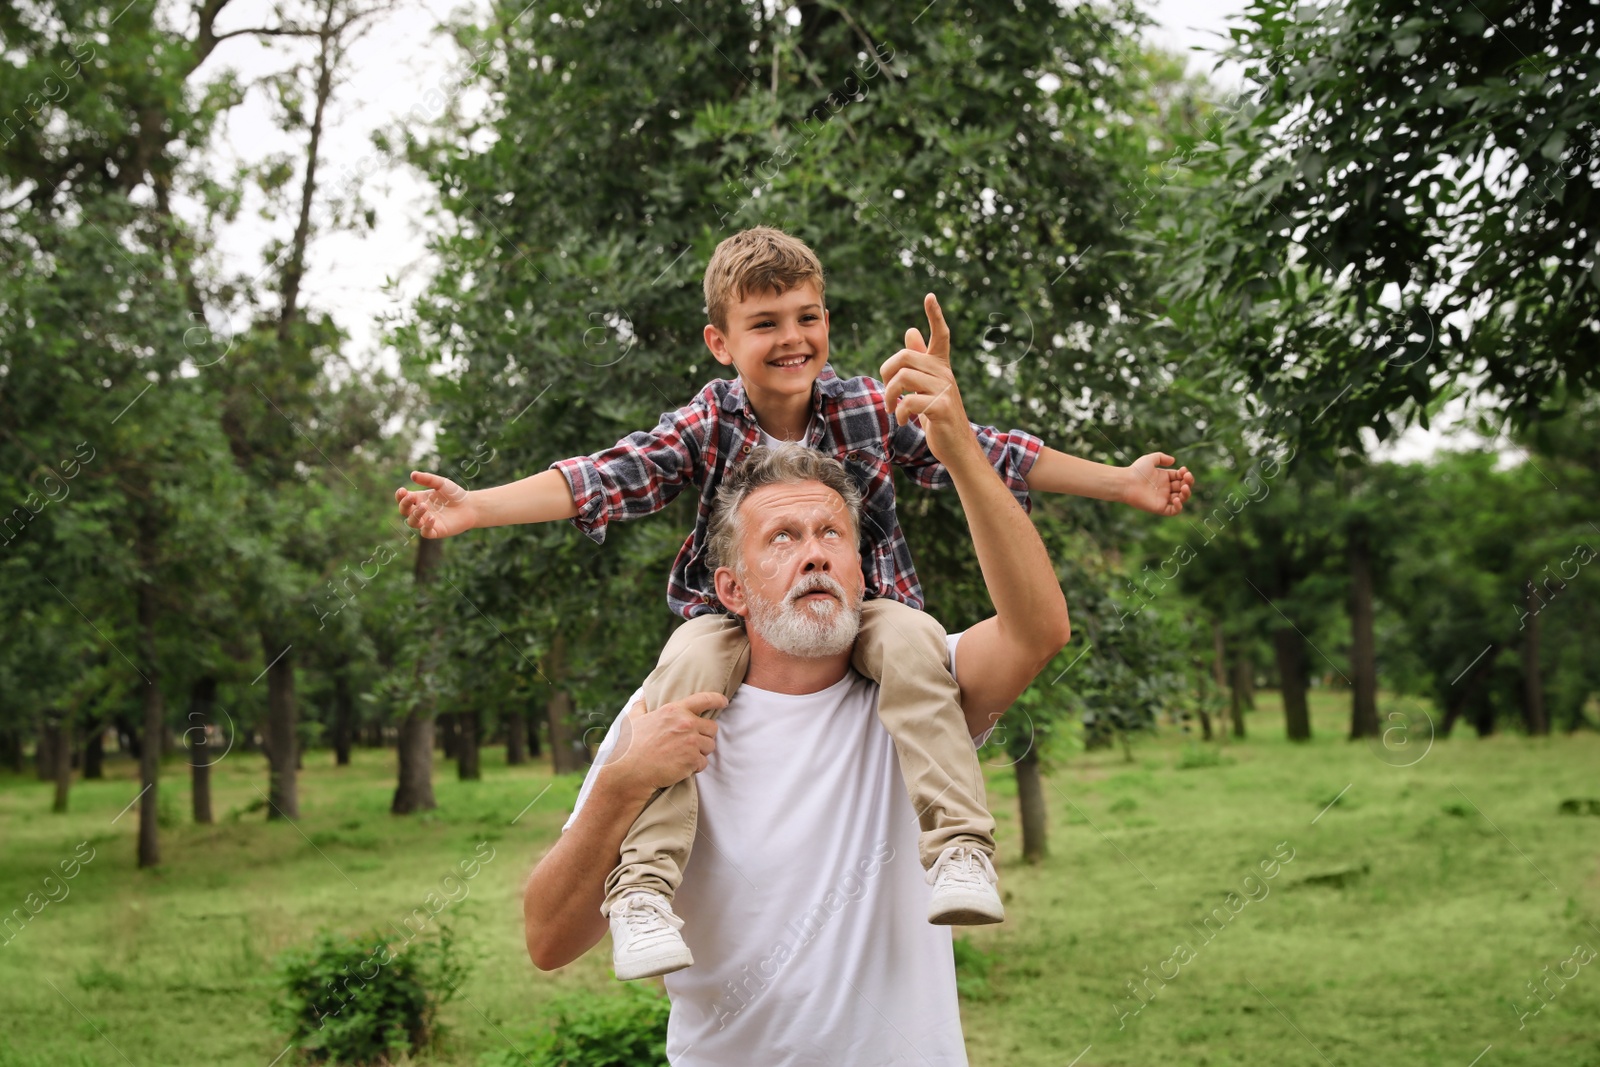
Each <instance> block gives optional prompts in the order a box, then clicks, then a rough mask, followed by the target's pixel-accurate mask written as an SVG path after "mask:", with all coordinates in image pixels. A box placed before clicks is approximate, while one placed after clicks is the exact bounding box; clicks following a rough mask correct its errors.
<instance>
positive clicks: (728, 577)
mask: <svg viewBox="0 0 1600 1067" xmlns="http://www.w3.org/2000/svg"><path fill="white" fill-rule="evenodd" d="M709 328H710V327H707V329H709ZM711 581H712V583H713V586H714V588H715V589H716V592H717V602H718V603H719V604H721V605H722V606H723V607H725V608H727V609H728V610H729V611H731V612H733V613H734V614H735V615H737V616H739V617H740V618H741V619H743V618H747V617H748V616H749V614H750V605H749V603H748V602H747V601H746V600H745V595H744V586H742V585H740V584H739V579H737V578H735V577H734V576H733V568H732V567H718V568H717V573H716V574H714V575H712V576H711Z"/></svg>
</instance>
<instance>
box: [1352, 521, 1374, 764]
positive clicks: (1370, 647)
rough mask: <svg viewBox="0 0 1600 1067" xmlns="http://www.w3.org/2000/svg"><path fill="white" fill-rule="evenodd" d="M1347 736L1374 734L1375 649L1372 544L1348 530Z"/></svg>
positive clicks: (1358, 528)
mask: <svg viewBox="0 0 1600 1067" xmlns="http://www.w3.org/2000/svg"><path fill="white" fill-rule="evenodd" d="M1349 552H1350V697H1351V699H1350V740H1352V741H1355V740H1358V739H1359V738H1363V737H1377V736H1378V658H1377V657H1378V653H1377V644H1376V642H1375V639H1374V637H1373V633H1372V616H1373V610H1372V545H1371V543H1370V542H1369V540H1368V534H1367V528H1366V526H1365V525H1364V524H1362V523H1357V524H1356V525H1355V526H1354V527H1352V528H1351V531H1350V548H1349Z"/></svg>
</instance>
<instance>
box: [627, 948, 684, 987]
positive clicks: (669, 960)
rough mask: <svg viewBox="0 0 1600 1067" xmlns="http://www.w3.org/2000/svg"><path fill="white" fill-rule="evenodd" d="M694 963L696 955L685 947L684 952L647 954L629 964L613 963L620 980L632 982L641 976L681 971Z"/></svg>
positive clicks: (647, 976)
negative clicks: (619, 964)
mask: <svg viewBox="0 0 1600 1067" xmlns="http://www.w3.org/2000/svg"><path fill="white" fill-rule="evenodd" d="M693 965H694V957H693V956H692V955H690V954H689V950H688V949H687V948H685V949H684V950H683V951H682V952H670V953H665V954H663V955H660V956H647V957H645V958H644V959H638V960H634V961H633V962H632V963H631V964H629V965H627V966H618V965H617V964H616V963H615V962H613V964H612V973H614V974H615V975H616V976H617V981H619V982H632V981H634V980H635V979H639V978H654V977H656V976H657V975H661V974H671V973H672V972H673V971H681V970H683V969H684V968H685V967H692V966H693Z"/></svg>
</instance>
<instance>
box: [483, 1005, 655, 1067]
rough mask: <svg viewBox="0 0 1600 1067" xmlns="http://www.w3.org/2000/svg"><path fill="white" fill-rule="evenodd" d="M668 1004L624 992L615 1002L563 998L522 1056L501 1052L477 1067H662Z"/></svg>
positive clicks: (516, 1053) (506, 1051)
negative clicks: (551, 1019) (545, 1027)
mask: <svg viewBox="0 0 1600 1067" xmlns="http://www.w3.org/2000/svg"><path fill="white" fill-rule="evenodd" d="M670 1010H671V1007H670V1004H669V1003H668V1001H667V998H666V997H664V996H661V995H660V994H658V993H650V992H646V991H645V990H643V989H640V988H639V987H637V986H627V987H626V988H625V992H624V993H622V994H621V995H620V996H595V995H593V994H590V995H587V996H567V997H560V998H558V999H556V1000H555V1001H554V1002H553V1003H552V1004H551V1011H552V1012H553V1014H554V1016H555V1018H554V1020H553V1021H552V1022H551V1023H550V1025H549V1028H548V1029H541V1030H538V1031H535V1032H534V1033H533V1034H531V1035H530V1036H529V1038H528V1043H530V1044H531V1045H532V1046H533V1047H532V1048H531V1049H530V1050H529V1052H528V1053H527V1054H526V1055H524V1054H523V1053H522V1052H520V1051H518V1052H514V1051H512V1050H511V1049H505V1050H503V1051H500V1052H496V1053H495V1054H493V1055H491V1056H487V1057H485V1058H484V1059H483V1060H481V1061H480V1062H481V1064H482V1067H662V1065H663V1064H665V1063H666V1062H667V1016H668V1014H669V1013H670Z"/></svg>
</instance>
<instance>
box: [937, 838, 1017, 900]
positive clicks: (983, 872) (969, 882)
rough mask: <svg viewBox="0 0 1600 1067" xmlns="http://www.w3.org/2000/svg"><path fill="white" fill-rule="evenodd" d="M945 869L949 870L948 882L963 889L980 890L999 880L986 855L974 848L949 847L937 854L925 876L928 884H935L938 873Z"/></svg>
mask: <svg viewBox="0 0 1600 1067" xmlns="http://www.w3.org/2000/svg"><path fill="white" fill-rule="evenodd" d="M946 867H949V868H950V881H951V882H953V883H955V884H956V885H958V886H960V887H961V888H963V889H979V890H981V889H985V888H987V887H988V886H990V885H993V884H994V883H996V882H998V881H999V880H1000V876H999V875H997V874H995V873H994V864H993V863H990V862H989V856H988V854H987V853H985V852H980V851H978V850H977V849H975V848H963V847H962V846H960V845H951V846H950V847H949V848H947V849H945V850H944V851H943V852H941V853H939V858H938V859H936V860H934V862H933V866H932V867H929V868H928V873H927V875H926V876H925V877H926V878H927V881H928V884H929V885H933V884H934V883H935V882H937V881H938V880H939V874H940V872H941V871H943V870H944V869H945V868H946Z"/></svg>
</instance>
